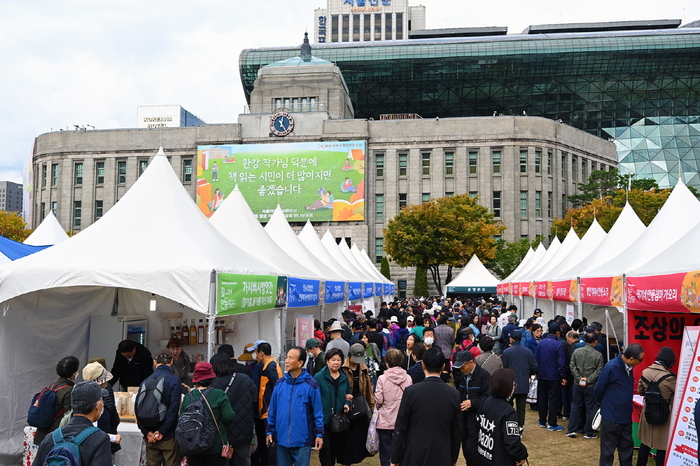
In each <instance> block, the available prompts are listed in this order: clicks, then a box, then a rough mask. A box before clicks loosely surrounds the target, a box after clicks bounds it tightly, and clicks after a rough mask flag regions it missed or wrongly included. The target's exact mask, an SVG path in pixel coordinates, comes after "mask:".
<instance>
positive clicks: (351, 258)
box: [338, 236, 375, 283]
mask: <svg viewBox="0 0 700 466" xmlns="http://www.w3.org/2000/svg"><path fill="white" fill-rule="evenodd" d="M338 249H340V252H342V253H343V255H345V258H346V259H347V260H348V262H350V263H351V264H352V265H353V267H355V268H356V269H357V270H358V271H359V272H360V276H361V277H363V279H362V281H363V282H367V283H371V282H374V281H375V280H374V278H373V277H372V276H371V275H370V274H369V273H368V272H367V271H366V270H365V269H364V267H362V266H361V265H360V263H359V262H358V261H357V258H356V257H355V255H354V254H353V253H352V251H351V250H350V247H349V246H348V242H347V241H346V240H345V237H344V236H343V238H342V239H341V240H340V243H339V244H338Z"/></svg>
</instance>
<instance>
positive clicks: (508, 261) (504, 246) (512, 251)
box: [484, 237, 542, 279]
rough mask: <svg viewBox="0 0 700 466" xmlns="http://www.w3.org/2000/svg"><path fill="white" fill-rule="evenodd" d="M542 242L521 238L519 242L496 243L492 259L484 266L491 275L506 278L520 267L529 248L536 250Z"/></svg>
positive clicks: (538, 239) (540, 239)
mask: <svg viewBox="0 0 700 466" xmlns="http://www.w3.org/2000/svg"><path fill="white" fill-rule="evenodd" d="M541 242H542V237H538V238H537V239H534V240H532V241H530V240H529V239H527V238H522V239H520V240H519V241H515V242H513V243H509V242H508V241H505V240H503V239H499V240H498V241H496V254H495V256H494V258H493V259H491V260H490V261H487V262H486V263H485V264H484V265H485V266H486V268H488V269H490V270H491V271H492V272H493V273H495V274H496V275H498V276H499V277H501V278H502V279H504V278H506V277H507V276H508V275H510V274H511V273H513V270H515V269H516V267H518V265H520V263H521V262H522V261H523V259H524V258H525V255H526V254H527V251H528V250H529V249H530V248H536V247H537V246H538V245H539V244H540V243H541Z"/></svg>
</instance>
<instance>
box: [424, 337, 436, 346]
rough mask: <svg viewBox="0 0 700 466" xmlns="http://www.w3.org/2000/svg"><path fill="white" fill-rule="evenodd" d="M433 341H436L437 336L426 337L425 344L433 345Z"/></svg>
mask: <svg viewBox="0 0 700 466" xmlns="http://www.w3.org/2000/svg"><path fill="white" fill-rule="evenodd" d="M433 343H435V338H433V337H425V344H426V345H428V346H431V345H432V344H433Z"/></svg>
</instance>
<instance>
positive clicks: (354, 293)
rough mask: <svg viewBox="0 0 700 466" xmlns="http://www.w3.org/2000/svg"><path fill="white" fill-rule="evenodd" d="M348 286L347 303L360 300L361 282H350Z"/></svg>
mask: <svg viewBox="0 0 700 466" xmlns="http://www.w3.org/2000/svg"><path fill="white" fill-rule="evenodd" d="M348 286H349V289H348V301H357V300H358V299H362V283H361V282H350V283H349V284H348Z"/></svg>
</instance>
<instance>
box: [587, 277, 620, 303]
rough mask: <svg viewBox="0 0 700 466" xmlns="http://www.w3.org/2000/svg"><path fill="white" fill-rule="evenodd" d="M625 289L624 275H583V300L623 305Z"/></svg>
mask: <svg viewBox="0 0 700 466" xmlns="http://www.w3.org/2000/svg"><path fill="white" fill-rule="evenodd" d="M623 298H624V289H623V282H622V276H617V277H595V278H585V277H581V302H582V303H587V304H596V305H598V306H617V307H622V301H623Z"/></svg>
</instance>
